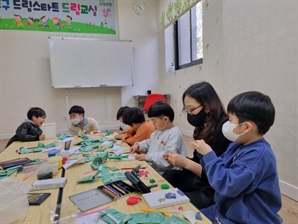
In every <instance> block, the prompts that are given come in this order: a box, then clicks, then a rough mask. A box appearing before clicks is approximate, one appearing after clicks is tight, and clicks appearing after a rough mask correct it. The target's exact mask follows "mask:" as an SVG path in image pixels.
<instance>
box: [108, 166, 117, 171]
mask: <svg viewBox="0 0 298 224" xmlns="http://www.w3.org/2000/svg"><path fill="white" fill-rule="evenodd" d="M109 168H110V170H112V171H117V170H119V168H118V167H116V166H112V167H109Z"/></svg>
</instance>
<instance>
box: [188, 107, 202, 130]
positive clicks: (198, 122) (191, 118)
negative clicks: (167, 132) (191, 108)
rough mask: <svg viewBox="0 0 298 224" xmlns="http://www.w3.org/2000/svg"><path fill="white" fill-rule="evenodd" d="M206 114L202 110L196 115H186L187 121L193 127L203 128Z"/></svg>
mask: <svg viewBox="0 0 298 224" xmlns="http://www.w3.org/2000/svg"><path fill="white" fill-rule="evenodd" d="M206 116H207V114H206V112H205V110H204V108H203V109H202V110H201V111H200V112H199V113H198V114H196V115H192V114H187V121H188V123H190V124H191V125H192V126H194V127H203V126H204V121H205V118H206Z"/></svg>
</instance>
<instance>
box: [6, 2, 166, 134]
mask: <svg viewBox="0 0 298 224" xmlns="http://www.w3.org/2000/svg"><path fill="white" fill-rule="evenodd" d="M145 2H146V4H147V8H148V12H147V13H146V14H145V15H144V16H138V15H136V14H135V13H134V12H133V5H134V3H135V1H132V0H131V1H119V3H118V12H119V13H118V24H119V39H121V40H132V46H133V57H134V62H133V63H134V64H133V66H134V77H133V78H134V86H133V87H125V88H123V89H121V88H112V89H111V88H104V89H103V88H94V89H68V101H69V103H68V105H69V107H71V106H72V105H74V104H78V105H82V106H83V107H84V108H85V110H86V114H85V115H86V116H90V117H93V118H95V119H96V120H97V121H98V123H99V125H100V126H101V128H102V129H107V128H113V129H114V128H117V127H119V125H120V122H118V121H115V120H116V112H117V110H118V109H119V107H120V106H122V105H128V106H134V99H133V95H136V94H145V93H146V91H147V90H148V89H151V90H152V92H156V91H157V90H158V87H157V86H158V85H161V83H160V82H159V71H158V67H159V66H158V64H159V62H158V31H159V30H158V24H157V20H155V19H152V18H156V17H157V10H156V8H157V3H156V1H145ZM48 36H58V37H80V38H102V39H106V37H105V36H102V35H92V34H68V33H54V32H29V31H28V32H26V31H6V30H0V88H1V89H0V139H8V138H10V137H12V136H13V135H14V133H15V130H16V128H17V127H18V126H19V125H20V123H21V122H22V121H23V120H24V119H25V118H26V113H27V111H28V109H29V108H30V107H32V106H39V107H41V108H43V109H44V110H45V111H46V113H47V119H46V122H50V123H52V122H54V123H56V128H57V133H62V132H64V131H67V128H68V124H67V122H65V121H64V117H65V116H66V117H67V118H68V110H67V108H66V107H67V105H66V95H65V90H64V89H53V88H52V87H51V78H50V61H49V50H48ZM114 39H115V38H114ZM144 52H145V54H144Z"/></svg>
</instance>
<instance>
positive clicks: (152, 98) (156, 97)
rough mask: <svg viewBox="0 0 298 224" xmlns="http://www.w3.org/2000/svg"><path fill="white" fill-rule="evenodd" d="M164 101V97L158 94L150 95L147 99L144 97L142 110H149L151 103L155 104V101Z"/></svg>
mask: <svg viewBox="0 0 298 224" xmlns="http://www.w3.org/2000/svg"><path fill="white" fill-rule="evenodd" d="M159 100H161V101H165V97H164V96H163V95H162V94H159V93H152V94H149V95H148V96H147V97H146V100H145V104H144V107H143V110H144V111H145V112H146V111H148V110H149V108H150V107H151V105H152V104H153V103H155V102H156V101H159Z"/></svg>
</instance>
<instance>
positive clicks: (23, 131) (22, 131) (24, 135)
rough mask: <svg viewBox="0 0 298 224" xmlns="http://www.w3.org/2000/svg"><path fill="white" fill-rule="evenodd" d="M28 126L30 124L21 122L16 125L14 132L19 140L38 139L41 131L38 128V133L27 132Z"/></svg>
mask: <svg viewBox="0 0 298 224" xmlns="http://www.w3.org/2000/svg"><path fill="white" fill-rule="evenodd" d="M30 128H31V126H30V124H28V123H23V124H21V125H20V126H19V127H18V129H17V131H16V134H17V136H18V138H19V140H20V141H21V142H29V141H36V140H39V135H41V133H42V131H41V130H40V134H39V133H36V135H33V134H29V131H30Z"/></svg>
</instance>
